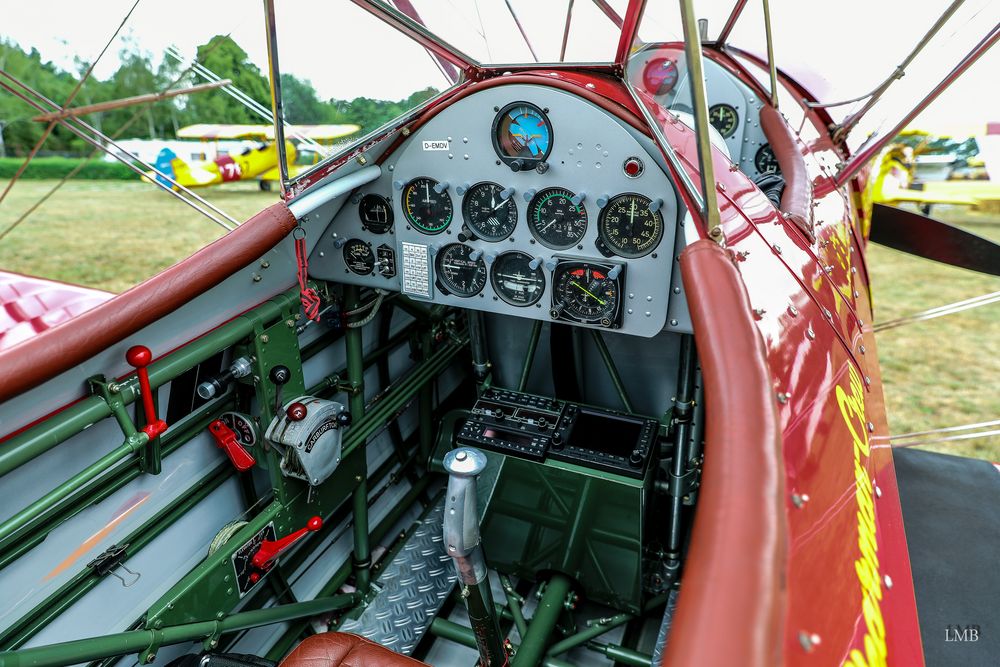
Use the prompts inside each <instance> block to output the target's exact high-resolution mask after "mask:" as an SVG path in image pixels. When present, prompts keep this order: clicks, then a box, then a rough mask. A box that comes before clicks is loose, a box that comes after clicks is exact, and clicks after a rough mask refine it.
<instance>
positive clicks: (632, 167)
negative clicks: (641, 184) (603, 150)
mask: <svg viewBox="0 0 1000 667" xmlns="http://www.w3.org/2000/svg"><path fill="white" fill-rule="evenodd" d="M643 169H644V166H643V164H642V160H640V159H639V158H637V157H630V158H627V159H626V160H625V163H624V164H623V165H622V171H624V172H625V175H626V176H628V177H629V178H638V177H639V176H641V175H642V171H643Z"/></svg>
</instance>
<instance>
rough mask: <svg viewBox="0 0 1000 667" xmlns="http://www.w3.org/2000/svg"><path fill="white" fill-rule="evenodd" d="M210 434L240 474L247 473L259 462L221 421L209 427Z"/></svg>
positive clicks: (216, 421) (217, 420) (218, 420)
mask: <svg viewBox="0 0 1000 667" xmlns="http://www.w3.org/2000/svg"><path fill="white" fill-rule="evenodd" d="M208 432H209V433H211V434H212V437H213V438H215V444H216V445H217V446H218V447H220V448H221V449H222V451H224V452H225V453H226V456H228V457H229V460H230V461H231V462H232V464H233V465H234V466H236V469H237V470H239V471H240V472H246V471H247V470H249V469H250V468H252V467H253V466H254V464H255V463H257V460H256V459H255V458H254V457H253V455H252V454H251V453H250V452H248V451H247V450H245V449H243V445H241V444H240V443H239V441H238V440H237V439H236V433H234V432H233V430H232V429H231V428H229V427H228V426H226V424H225V422H223V421H222V420H221V419H216V420H215V421H214V422H212V423H211V424H209V425H208Z"/></svg>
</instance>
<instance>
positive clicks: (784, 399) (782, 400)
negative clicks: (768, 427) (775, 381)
mask: <svg viewBox="0 0 1000 667" xmlns="http://www.w3.org/2000/svg"><path fill="white" fill-rule="evenodd" d="M789 397H790V394H787V393H785V392H783V391H779V392H778V403H781V404H782V405H784V404H785V403H787V402H788V399H789Z"/></svg>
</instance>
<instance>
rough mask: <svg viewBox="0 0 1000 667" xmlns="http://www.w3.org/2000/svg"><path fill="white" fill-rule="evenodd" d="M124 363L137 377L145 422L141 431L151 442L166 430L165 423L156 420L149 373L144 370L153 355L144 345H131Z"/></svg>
mask: <svg viewBox="0 0 1000 667" xmlns="http://www.w3.org/2000/svg"><path fill="white" fill-rule="evenodd" d="M125 361H127V362H128V363H129V365H131V366H135V370H136V375H138V376H139V393H140V394H142V407H143V409H144V410H145V412H146V422H147V424H146V425H145V426H143V427H142V429H141V430H142V432H143V433H145V434H146V435H148V436H149V439H150V440H152V439H153V438H155V437H157V436H159V435H162V434H163V432H164V431H166V430H167V422H165V421H163V420H162V419H157V418H156V405H155V404H154V403H153V390H152V389H151V388H150V387H149V372H148V371H147V370H146V366H149V364H150V363H152V361H153V353H152V352H150V351H149V348H148V347H146V346H145V345H133V346H132V347H130V348H129V349H128V352H126V353H125Z"/></svg>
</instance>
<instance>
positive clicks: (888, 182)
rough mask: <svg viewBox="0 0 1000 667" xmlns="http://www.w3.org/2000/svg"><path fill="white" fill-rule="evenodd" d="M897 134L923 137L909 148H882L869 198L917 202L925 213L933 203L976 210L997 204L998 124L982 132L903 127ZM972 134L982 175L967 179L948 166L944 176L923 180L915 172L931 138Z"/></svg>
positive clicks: (999, 190)
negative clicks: (947, 171) (883, 150)
mask: <svg viewBox="0 0 1000 667" xmlns="http://www.w3.org/2000/svg"><path fill="white" fill-rule="evenodd" d="M900 136H901V137H913V136H917V137H925V138H926V140H925V141H923V142H922V143H921V144H920V145H918V146H916V147H913V146H910V145H907V144H903V143H897V144H894V145H892V146H890V147H889V148H887V149H886V150H885V152H884V153H883V155H882V159H881V160H880V161H879V165H878V174H877V175H876V178H875V180H874V182H873V187H872V197H873V200H874V201H875V202H878V203H882V204H889V205H893V206H895V205H898V204H902V203H911V204H916V205H918V206H919V207H920V208H921V209H922V210H923V211H924V213H925V214H928V213H929V212H930V209H931V207H932V206H934V205H936V204H948V205H952V206H969V207H972V208H976V209H985V208H994V207H997V206H1000V164H997V158H998V155H997V153H998V149H1000V123H988V124H987V126H986V128H985V133H984V132H983V131H982V128H979V129H978V130H976V129H973V128H969V129H965V130H957V129H954V130H947V131H945V130H941V131H931V132H928V131H925V130H907V131H905V132H903V133H902V134H901V135H900ZM949 137H952V138H956V139H957V138H960V137H961V138H964V137H974V138H975V139H976V143H977V146H978V148H979V155H978V156H977V157H978V159H977V163H981V165H982V170H978V169H977V170H976V171H983V172H985V176H986V178H970V177H968V176H961V175H959V174H958V173H957V172H956V170H954V169H951V170H950V173H949V174H948V175H947V176H946V178H944V179H941V180H937V179H926V178H921V177H919V176H918V175H917V173H916V171H917V161H918V157H920V156H921V155H924V156H927V153H926V151H925V149H924V147H925V146H926V145H928V144H929V143H930V141H931V140H932V139H935V138H949Z"/></svg>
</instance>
